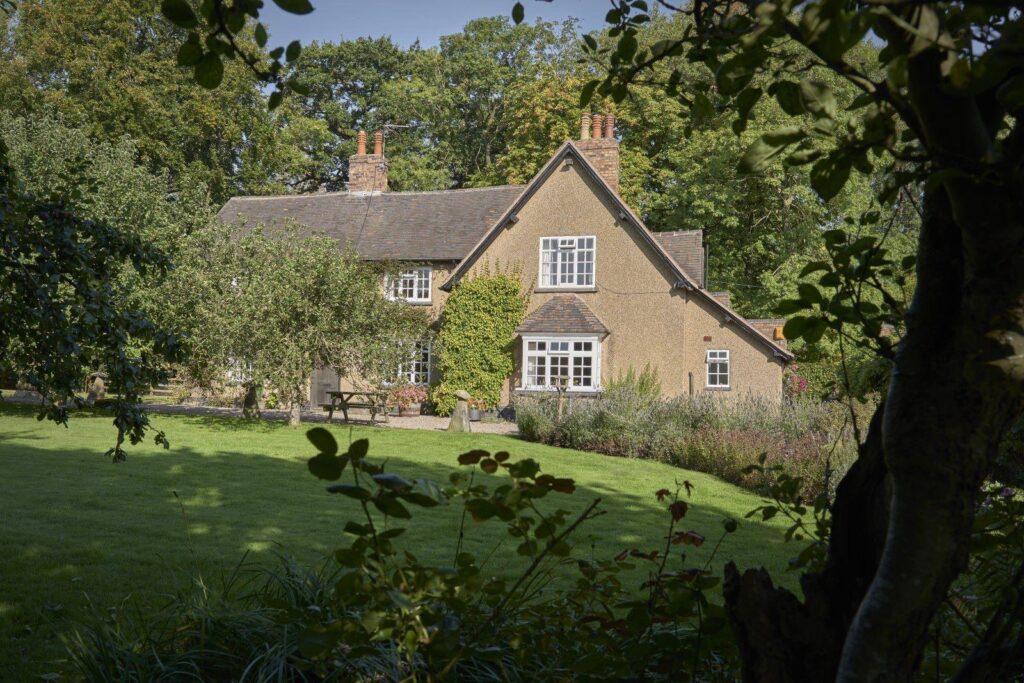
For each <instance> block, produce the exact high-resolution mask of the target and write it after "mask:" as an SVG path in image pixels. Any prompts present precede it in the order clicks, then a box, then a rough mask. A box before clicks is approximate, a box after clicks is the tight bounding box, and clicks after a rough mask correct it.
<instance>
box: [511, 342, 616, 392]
mask: <svg viewBox="0 0 1024 683" xmlns="http://www.w3.org/2000/svg"><path fill="white" fill-rule="evenodd" d="M564 341H568V342H577V341H588V342H593V344H594V353H593V356H592V357H593V359H594V365H593V368H592V372H591V374H592V378H593V381H594V384H593V386H589V387H573V386H569V387H567V388H566V391H567V392H570V393H583V394H592V393H596V392H600V391H601V390H602V389H601V356H602V348H601V347H602V345H601V336H600V335H596V334H583V333H579V332H575V333H569V334H524V335H522V347H521V348H520V355H521V358H522V367H521V368H520V372H519V386H518V387H516V389H517V390H519V391H557V389H556V388H555V387H550V386H537V385H533V384H527V383H526V381H527V368H528V365H527V354H528V351H527V349H526V346H527V344H528V343H529V342H564ZM546 355H547V354H546V353H545V356H546ZM572 356H573V354H572V352H570V353H569V357H570V358H572ZM547 369H548V370H550V366H547ZM569 378H570V380H571V379H572V365H571V364H570V366H569Z"/></svg>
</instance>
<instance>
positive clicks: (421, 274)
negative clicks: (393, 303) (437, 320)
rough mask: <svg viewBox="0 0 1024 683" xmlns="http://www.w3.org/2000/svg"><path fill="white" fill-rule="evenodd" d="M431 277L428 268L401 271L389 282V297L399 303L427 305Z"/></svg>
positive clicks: (430, 271)
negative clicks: (407, 302) (397, 300)
mask: <svg viewBox="0 0 1024 683" xmlns="http://www.w3.org/2000/svg"><path fill="white" fill-rule="evenodd" d="M432 275H433V271H432V269H431V268H430V266H424V267H422V268H414V269H413V270H403V271H402V272H401V273H399V274H398V277H396V278H395V279H394V280H393V281H392V282H391V297H392V298H393V299H399V300H401V301H409V302H412V303H418V304H429V303H430V285H431V278H432Z"/></svg>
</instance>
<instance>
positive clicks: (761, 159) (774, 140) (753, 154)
mask: <svg viewBox="0 0 1024 683" xmlns="http://www.w3.org/2000/svg"><path fill="white" fill-rule="evenodd" d="M806 136H807V134H806V133H804V132H803V131H802V130H801V129H800V128H798V127H796V126H789V127H787V128H780V129H778V130H775V131H772V132H770V133H765V134H764V135H762V136H761V137H760V138H758V139H757V140H755V141H754V143H753V144H752V145H750V147H748V148H747V151H746V153H744V155H743V158H742V159H741V160H740V164H739V170H740V172H741V173H754V172H756V171H760V170H761V169H762V168H763V167H764V166H765V164H767V163H768V162H769V161H771V160H772V159H774V158H775V157H777V156H778V155H779V154H781V153H782V152H783V150H785V149H786V148H787V147H788V146H789V145H791V144H793V143H794V142H799V141H800V140H802V139H804V138H805V137H806Z"/></svg>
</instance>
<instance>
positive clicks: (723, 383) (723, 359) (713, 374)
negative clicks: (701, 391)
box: [706, 351, 729, 389]
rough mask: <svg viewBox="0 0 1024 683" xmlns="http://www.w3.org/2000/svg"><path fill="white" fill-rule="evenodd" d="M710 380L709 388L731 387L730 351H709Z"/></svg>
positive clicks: (708, 382)
mask: <svg viewBox="0 0 1024 683" xmlns="http://www.w3.org/2000/svg"><path fill="white" fill-rule="evenodd" d="M707 365H708V381H707V385H706V386H707V387H708V388H709V389H728V388H729V352H728V351H708V357H707Z"/></svg>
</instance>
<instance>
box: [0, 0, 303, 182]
mask: <svg viewBox="0 0 1024 683" xmlns="http://www.w3.org/2000/svg"><path fill="white" fill-rule="evenodd" d="M171 4H175V3H171ZM216 4H221V3H216ZM242 4H244V3H235V4H234V6H235V7H240V6H241V5H242ZM160 6H161V3H160V2H158V0H145V1H144V2H131V1H129V0H114V1H112V2H103V3H98V4H97V3H95V2H91V0H58V1H57V2H41V1H38V0H21V1H19V2H18V3H17V5H16V7H17V9H16V10H15V12H14V14H12V15H11V16H10V18H9V19H8V21H7V25H6V27H5V28H6V30H4V31H3V32H2V33H0V55H2V57H3V59H2V61H0V103H2V104H0V109H4V110H6V111H9V112H12V113H14V114H16V115H21V116H33V117H37V116H42V115H47V114H54V113H56V114H59V115H61V116H62V117H63V121H64V123H65V124H67V125H70V126H72V127H76V128H81V129H82V130H84V131H85V132H87V133H88V134H89V135H90V136H92V137H94V138H96V139H99V140H103V141H107V142H110V143H112V144H116V143H117V141H118V140H120V139H121V138H122V137H124V136H129V137H131V138H132V139H133V140H134V141H135V144H136V145H137V151H136V154H137V158H138V160H139V161H140V163H141V164H142V165H143V166H144V167H145V168H148V169H149V170H150V171H151V172H152V173H154V174H155V175H158V176H159V175H163V174H167V181H168V185H169V188H168V189H169V190H170V191H179V189H180V188H184V187H190V186H192V185H193V184H194V183H196V182H200V183H203V184H205V185H206V186H207V188H208V189H209V191H210V193H211V195H212V197H213V199H214V201H224V200H226V199H227V198H229V197H231V196H234V195H236V194H239V193H254V192H268V191H282V190H283V189H285V187H286V183H287V182H288V181H289V180H291V179H292V178H293V177H294V176H297V175H301V174H302V173H303V171H304V166H305V163H306V160H305V159H304V158H303V157H301V156H300V157H299V158H295V157H294V156H293V155H292V154H290V153H289V151H291V152H294V151H296V148H295V147H294V146H293V147H291V148H290V150H289V149H288V148H287V147H286V146H287V145H288V144H289V143H290V141H289V140H288V139H287V137H286V136H281V135H280V129H281V128H282V127H283V126H285V125H286V124H287V125H288V126H289V127H294V126H299V127H301V126H304V125H308V124H307V123H306V122H300V121H298V120H296V116H295V115H294V113H292V114H291V115H290V116H289V117H287V118H286V119H285V118H282V117H278V116H275V115H274V114H273V113H271V112H269V111H268V110H267V106H266V100H265V97H264V95H263V93H262V92H261V89H260V87H261V81H260V80H259V78H258V77H257V74H254V73H253V71H252V69H251V68H250V67H249V66H247V65H246V64H244V63H241V62H239V61H237V60H230V61H228V60H225V61H226V62H227V63H226V64H222V63H221V61H220V59H221V57H220V56H217V59H216V60H215V59H214V58H213V56H211V54H212V53H211V52H210V51H209V50H211V49H213V48H216V49H218V50H222V49H224V47H223V45H224V44H226V42H225V40H224V38H223V36H222V35H220V36H214V37H213V38H211V45H212V46H213V48H207V49H206V50H205V51H204V50H199V52H198V53H197V51H196V48H194V47H193V48H189V49H185V48H183V47H182V44H183V43H184V44H186V45H192V46H194V45H195V43H194V42H192V40H193V34H194V35H195V36H196V37H195V40H196V41H197V40H198V33H196V32H195V31H192V32H191V33H190V32H189V31H187V30H186V29H185V28H182V27H181V26H180V24H181V23H182V21H181V20H180V18H179V21H178V22H177V24H178V25H176V24H175V23H172V22H171V21H170V20H168V19H166V18H165V17H164V16H161V13H160V9H159V8H160ZM0 14H2V12H0ZM184 23H188V22H184ZM249 31H250V32H249V33H247V34H245V35H239V36H237V37H234V38H233V39H232V41H233V42H234V44H235V45H237V46H238V47H239V49H244V50H249V51H251V52H252V54H253V55H258V56H259V59H260V60H266V61H268V62H269V61H270V59H269V57H267V56H266V54H265V52H264V51H263V49H262V48H260V47H259V46H258V45H257V44H256V41H255V38H254V37H253V34H252V32H251V31H252V29H251V28H250V29H249ZM182 53H184V54H182ZM292 53H293V54H294V50H293V51H292ZM196 54H198V55H199V56H198V58H199V60H200V61H201V63H202V65H203V66H202V67H201V68H200V67H199V65H198V64H196V65H194V66H193V65H191V64H190V65H189V71H185V70H184V69H183V68H182V67H181V66H179V64H182V63H184V64H188V63H189V62H190V60H191V58H192V57H193V56H195V55H196ZM218 54H219V53H218ZM215 63H216V65H217V66H214V64H215ZM214 73H217V74H219V78H218V79H217V80H216V83H217V84H218V86H219V87H218V88H217V89H216V90H212V91H211V90H209V89H208V87H207V86H210V85H212V84H213V82H214V81H213V80H211V78H212V75H213V74H214ZM293 135H294V133H293ZM300 149H301V148H300Z"/></svg>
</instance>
